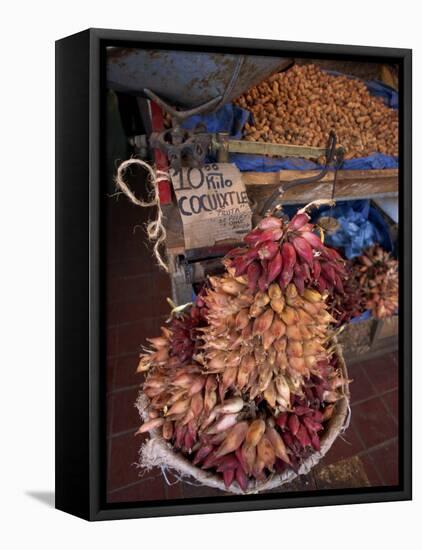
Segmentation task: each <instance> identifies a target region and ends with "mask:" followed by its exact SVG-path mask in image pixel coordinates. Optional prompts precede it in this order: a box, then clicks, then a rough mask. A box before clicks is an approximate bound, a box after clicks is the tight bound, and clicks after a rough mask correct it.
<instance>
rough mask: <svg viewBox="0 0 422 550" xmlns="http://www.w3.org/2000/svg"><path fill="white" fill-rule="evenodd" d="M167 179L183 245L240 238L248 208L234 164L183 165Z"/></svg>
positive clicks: (247, 220) (247, 221)
mask: <svg viewBox="0 0 422 550" xmlns="http://www.w3.org/2000/svg"><path fill="white" fill-rule="evenodd" d="M171 179H172V183H173V187H174V191H175V193H176V199H177V205H178V208H179V212H180V215H181V218H182V222H183V231H184V237H185V247H186V249H192V248H203V247H206V246H213V245H214V244H216V243H217V242H219V241H224V240H226V239H230V240H236V241H241V240H242V238H243V236H244V235H246V233H248V232H249V231H250V229H251V218H252V212H251V209H250V207H249V201H248V196H247V194H246V189H245V185H244V183H243V182H242V176H241V173H240V171H239V170H238V169H237V167H236V166H235V165H234V164H228V163H223V164H216V163H214V164H206V165H204V166H203V167H202V168H183V169H182V170H181V171H180V172H179V173H178V174H174V173H173V174H172V175H171Z"/></svg>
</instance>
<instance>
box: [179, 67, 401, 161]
mask: <svg viewBox="0 0 422 550" xmlns="http://www.w3.org/2000/svg"><path fill="white" fill-rule="evenodd" d="M329 72H330V73H331V74H341V73H336V72H335V71H329ZM365 84H366V86H367V87H368V89H369V91H370V92H371V94H373V95H375V96H378V97H381V98H382V99H383V100H384V102H385V103H386V105H388V106H389V107H392V108H393V109H396V108H398V94H397V92H396V91H395V90H394V89H393V88H391V87H390V86H387V85H386V84H383V83H382V82H379V81H377V80H370V81H366V82H365ZM250 119H251V113H250V111H248V110H246V109H242V108H241V107H238V106H237V105H233V104H232V103H226V105H224V106H223V107H221V108H220V109H218V110H217V111H215V112H214V113H211V114H209V115H194V116H192V117H190V118H188V119H187V120H186V121H185V122H184V123H183V124H182V126H183V128H185V129H187V130H193V129H194V128H195V127H196V126H197V125H198V124H203V125H204V127H205V128H206V131H207V132H212V133H216V132H224V133H228V134H229V135H230V136H231V137H232V138H235V139H240V138H241V137H242V130H243V127H244V125H245V123H246V122H248V121H249V120H250ZM215 160H216V159H215V158H213V157H211V156H210V157H208V158H207V161H208V162H213V161H215ZM230 162H234V163H235V164H236V166H237V167H238V168H239V170H241V171H245V172H246V171H251V172H278V171H280V170H320V169H321V166H320V165H319V164H317V163H316V162H312V161H310V160H306V159H299V158H285V159H283V158H275V157H265V156H263V155H243V154H239V153H236V154H232V155H230ZM341 168H342V170H383V169H387V168H398V159H397V157H393V156H391V155H384V154H382V153H374V154H372V155H369V156H367V157H360V158H355V159H351V160H345V161H344V163H343V165H342V167H341Z"/></svg>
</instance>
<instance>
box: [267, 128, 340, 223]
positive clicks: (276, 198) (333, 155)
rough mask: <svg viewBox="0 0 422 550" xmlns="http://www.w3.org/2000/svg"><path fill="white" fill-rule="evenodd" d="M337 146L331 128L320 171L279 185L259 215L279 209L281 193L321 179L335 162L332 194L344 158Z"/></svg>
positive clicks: (335, 137)
mask: <svg viewBox="0 0 422 550" xmlns="http://www.w3.org/2000/svg"><path fill="white" fill-rule="evenodd" d="M336 146H337V136H336V134H335V132H334V131H333V130H331V131H330V134H329V136H328V141H327V147H326V150H325V164H324V166H323V168H322V170H321V171H320V172H318V173H317V174H316V175H315V176H311V177H309V178H299V179H296V180H292V181H288V182H285V183H283V185H280V187H278V188H277V189H276V190H275V191H274V192H273V193H272V194H271V195H270V196H269V197H268V199H267V200H266V201H265V203H264V206H263V207H262V209H261V212H260V215H261V217H264V216H265V215H267V214H272V213H273V212H274V210H279V209H280V208H281V200H282V196H283V193H284V192H285V191H287V189H291V188H292V187H296V186H297V185H303V184H311V183H315V182H317V181H319V180H321V179H322V178H323V177H324V176H325V175H326V174H327V173H328V170H329V168H330V165H331V164H332V163H333V162H335V165H334V186H333V194H334V191H335V182H336V178H337V170H338V169H339V168H340V167H341V165H342V164H343V160H344V149H343V147H336Z"/></svg>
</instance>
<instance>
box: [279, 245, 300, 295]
mask: <svg viewBox="0 0 422 550" xmlns="http://www.w3.org/2000/svg"><path fill="white" fill-rule="evenodd" d="M281 257H282V263H283V269H282V271H281V274H280V286H281V287H282V288H285V287H286V286H287V285H288V284H289V283H290V281H291V279H292V277H293V269H294V266H295V263H296V251H295V249H294V247H293V246H292V245H291V244H290V243H287V242H286V243H283V245H282V247H281Z"/></svg>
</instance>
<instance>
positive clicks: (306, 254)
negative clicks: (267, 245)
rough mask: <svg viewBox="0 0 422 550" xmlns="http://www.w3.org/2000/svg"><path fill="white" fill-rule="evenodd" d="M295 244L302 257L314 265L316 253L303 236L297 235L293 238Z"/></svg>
mask: <svg viewBox="0 0 422 550" xmlns="http://www.w3.org/2000/svg"><path fill="white" fill-rule="evenodd" d="M292 243H293V246H294V247H295V250H296V252H297V253H298V254H299V256H300V257H301V258H303V259H304V260H305V262H307V263H308V264H309V265H312V262H313V259H314V254H313V252H312V247H311V245H310V244H309V243H308V241H306V240H305V239H303V238H302V237H295V238H294V239H293V240H292Z"/></svg>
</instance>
